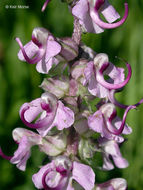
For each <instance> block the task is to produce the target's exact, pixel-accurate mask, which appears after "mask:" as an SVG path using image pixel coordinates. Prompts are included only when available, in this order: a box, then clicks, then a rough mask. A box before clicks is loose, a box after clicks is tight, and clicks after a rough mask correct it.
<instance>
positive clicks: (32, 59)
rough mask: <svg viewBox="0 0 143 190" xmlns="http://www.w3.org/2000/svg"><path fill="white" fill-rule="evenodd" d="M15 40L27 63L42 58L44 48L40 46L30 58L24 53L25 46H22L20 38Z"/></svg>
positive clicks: (33, 62) (32, 62) (35, 61)
mask: <svg viewBox="0 0 143 190" xmlns="http://www.w3.org/2000/svg"><path fill="white" fill-rule="evenodd" d="M16 41H17V43H18V44H19V46H20V49H21V51H22V53H23V56H24V58H25V60H26V61H27V62H28V63H30V64H35V63H37V62H38V61H40V60H41V59H42V57H43V56H44V54H45V49H44V48H42V47H41V48H39V50H38V51H37V54H36V55H34V57H33V58H30V57H28V55H27V53H26V51H25V48H24V46H23V44H22V42H21V41H20V39H19V38H16Z"/></svg>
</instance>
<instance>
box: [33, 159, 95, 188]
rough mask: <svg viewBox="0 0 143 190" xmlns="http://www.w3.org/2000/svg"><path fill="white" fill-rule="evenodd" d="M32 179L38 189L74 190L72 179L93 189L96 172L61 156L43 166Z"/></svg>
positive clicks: (84, 186)
mask: <svg viewBox="0 0 143 190" xmlns="http://www.w3.org/2000/svg"><path fill="white" fill-rule="evenodd" d="M32 180H33V183H34V185H35V186H36V188H38V189H45V190H48V189H58V190H74V185H73V184H72V180H75V181H76V182H77V183H79V184H80V185H81V186H82V187H83V188H84V189H85V190H92V189H93V187H94V181H95V174H94V172H93V170H92V169H91V168H90V167H89V166H87V165H84V164H81V163H79V162H76V161H74V162H72V161H71V160H69V158H68V157H66V156H59V157H56V158H55V159H54V160H53V161H52V162H51V163H49V164H47V165H45V166H43V167H42V168H41V169H40V170H39V172H38V173H36V174H34V175H33V177H32Z"/></svg>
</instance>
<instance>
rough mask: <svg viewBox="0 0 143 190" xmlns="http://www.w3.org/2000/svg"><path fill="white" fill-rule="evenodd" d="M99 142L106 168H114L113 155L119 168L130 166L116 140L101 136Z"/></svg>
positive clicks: (104, 167)
mask: <svg viewBox="0 0 143 190" xmlns="http://www.w3.org/2000/svg"><path fill="white" fill-rule="evenodd" d="M98 142H99V147H100V148H101V149H102V151H103V152H102V155H103V161H104V163H103V166H102V168H103V169H104V170H112V169H113V168H114V166H113V164H112V161H111V157H112V160H113V161H114V164H115V165H116V167H118V168H126V167H128V161H127V160H126V159H125V158H123V157H122V154H121V152H120V148H119V145H118V143H117V142H116V141H114V140H108V139H106V138H99V140H98Z"/></svg>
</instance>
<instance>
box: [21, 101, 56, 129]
mask: <svg viewBox="0 0 143 190" xmlns="http://www.w3.org/2000/svg"><path fill="white" fill-rule="evenodd" d="M29 109H30V106H29V105H28V104H27V106H26V107H25V108H23V109H22V111H21V115H20V118H21V120H22V121H23V123H24V124H25V125H26V126H28V127H30V128H33V129H40V128H43V127H45V126H47V127H48V126H50V125H51V124H52V121H53V119H54V115H53V114H49V116H48V115H47V116H46V117H45V118H44V119H42V120H40V121H38V122H36V123H29V122H28V121H26V119H25V113H26V111H27V110H29Z"/></svg>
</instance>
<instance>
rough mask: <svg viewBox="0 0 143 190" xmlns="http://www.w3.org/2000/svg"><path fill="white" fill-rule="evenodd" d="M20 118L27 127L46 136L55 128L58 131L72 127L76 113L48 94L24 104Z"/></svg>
mask: <svg viewBox="0 0 143 190" xmlns="http://www.w3.org/2000/svg"><path fill="white" fill-rule="evenodd" d="M39 114H41V116H40V117H39V119H38V120H36V122H35V123H31V122H32V121H33V120H35V119H36V117H37V116H38V115H39ZM20 118H21V120H22V121H23V123H24V124H25V125H27V126H28V127H30V128H34V129H37V131H38V132H39V133H40V135H42V136H45V135H47V133H48V132H49V130H50V129H52V128H53V127H54V126H56V127H57V129H58V130H63V129H64V128H68V127H70V126H71V125H72V124H73V123H74V112H73V111H72V110H71V109H70V108H68V107H65V106H64V104H63V103H62V102H61V101H58V100H57V98H56V97H55V96H54V95H52V94H51V93H48V92H46V93H44V94H42V96H41V98H38V99H36V100H33V101H32V102H30V103H25V104H23V106H22V107H21V109H20Z"/></svg>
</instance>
